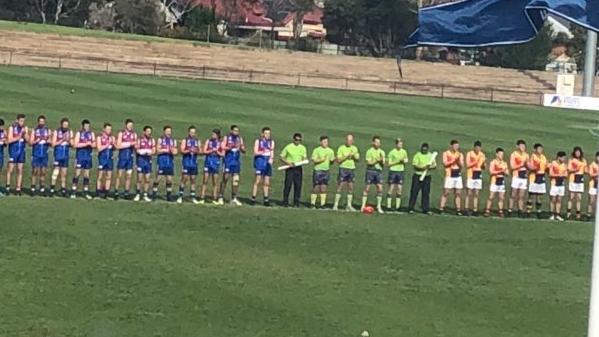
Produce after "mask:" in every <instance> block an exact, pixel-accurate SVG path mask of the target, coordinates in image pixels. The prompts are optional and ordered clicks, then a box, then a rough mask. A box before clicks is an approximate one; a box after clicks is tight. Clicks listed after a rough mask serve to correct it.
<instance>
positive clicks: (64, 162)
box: [50, 118, 73, 197]
mask: <svg viewBox="0 0 599 337" xmlns="http://www.w3.org/2000/svg"><path fill="white" fill-rule="evenodd" d="M69 124H70V122H69V119H68V118H63V119H61V120H60V126H59V128H58V129H56V130H55V131H54V133H53V134H52V147H53V148H54V169H53V170H52V181H51V184H50V195H51V196H53V195H54V193H55V187H56V182H57V180H58V178H59V177H60V191H61V194H62V196H63V197H66V196H67V174H68V169H69V152H70V150H71V146H72V145H73V131H71V129H70V128H69Z"/></svg>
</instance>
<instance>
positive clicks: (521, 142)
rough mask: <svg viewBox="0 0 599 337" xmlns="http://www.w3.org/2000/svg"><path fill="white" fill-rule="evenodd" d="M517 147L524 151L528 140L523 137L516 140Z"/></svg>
mask: <svg viewBox="0 0 599 337" xmlns="http://www.w3.org/2000/svg"><path fill="white" fill-rule="evenodd" d="M516 147H517V148H518V150H520V151H522V152H524V151H526V142H525V141H524V140H523V139H518V141H517V142H516Z"/></svg>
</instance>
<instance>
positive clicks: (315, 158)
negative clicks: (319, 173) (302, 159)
mask: <svg viewBox="0 0 599 337" xmlns="http://www.w3.org/2000/svg"><path fill="white" fill-rule="evenodd" d="M325 161H326V159H324V158H318V156H317V155H316V150H314V151H312V163H313V164H314V165H318V164H322V163H324V162H325Z"/></svg>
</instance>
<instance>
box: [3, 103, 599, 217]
mask: <svg viewBox="0 0 599 337" xmlns="http://www.w3.org/2000/svg"><path fill="white" fill-rule="evenodd" d="M294 138H295V136H294ZM294 141H295V139H294ZM300 142H301V138H300ZM177 143H178V142H177V140H175V139H174V138H173V137H172V129H171V127H169V126H165V127H164V128H163V133H162V135H161V136H160V137H159V138H158V139H154V138H153V129H152V128H151V127H150V126H145V127H144V128H143V132H142V133H141V135H139V137H138V135H137V134H136V132H135V131H134V125H133V121H132V120H130V119H128V120H126V121H125V126H124V128H123V129H122V130H121V131H120V132H118V134H117V136H113V133H112V126H111V125H110V124H109V123H105V124H104V126H103V130H102V132H101V134H100V135H97V136H96V135H95V134H94V133H93V131H91V124H90V122H89V121H88V120H84V121H83V122H82V123H81V129H80V130H79V131H77V132H74V131H72V130H71V128H70V122H69V120H68V119H67V118H63V119H62V120H61V121H60V125H59V127H58V128H57V129H56V130H54V131H51V130H50V129H49V128H48V127H47V125H46V118H45V117H44V116H39V117H38V119H37V126H36V127H35V128H34V129H33V130H31V132H30V131H29V129H28V128H27V127H26V126H25V116H24V115H22V114H19V115H18V116H17V118H16V120H15V122H14V123H13V124H12V125H10V127H9V128H8V130H4V121H2V120H0V150H1V151H0V169H1V168H2V162H3V153H4V147H5V146H6V145H8V152H9V162H8V170H7V175H6V192H10V191H11V187H10V182H11V180H12V175H13V174H14V173H16V174H15V175H16V188H15V191H14V192H15V193H16V194H20V193H21V187H22V179H23V164H24V163H25V153H26V151H25V149H26V146H27V145H29V146H31V148H32V156H31V157H32V164H31V165H32V169H33V170H32V176H31V194H32V195H33V194H36V193H39V194H47V193H46V190H45V186H46V176H47V168H48V164H49V163H48V160H49V156H48V152H49V150H50V148H53V152H54V163H53V170H52V174H51V182H50V189H49V191H48V194H49V195H54V194H55V193H56V185H57V183H60V193H61V194H62V195H63V196H67V195H69V196H70V197H72V198H74V197H76V195H77V192H78V188H79V183H80V179H81V182H82V191H83V195H84V196H85V197H86V198H88V199H91V198H92V195H91V193H90V188H89V184H90V170H91V168H92V160H93V159H92V157H93V151H94V150H96V151H97V161H98V169H97V185H96V191H95V194H96V197H100V198H107V197H108V196H109V193H110V191H111V187H112V186H111V183H112V180H113V179H112V178H113V177H112V173H113V171H114V167H113V166H114V160H113V154H114V152H115V151H118V156H117V174H116V179H114V181H115V185H114V192H113V193H112V195H111V197H113V198H117V199H118V198H120V197H124V198H129V191H130V190H131V185H132V179H133V169H134V168H136V170H137V181H136V193H135V196H134V198H133V199H134V200H141V199H144V200H146V201H151V200H153V199H155V198H156V194H157V192H158V188H159V186H160V184H161V183H162V182H164V185H165V190H166V199H167V200H171V199H172V193H173V176H174V173H175V172H174V171H175V155H177V154H178V153H179V152H180V153H181V154H182V172H181V181H180V184H179V191H178V196H177V198H176V200H177V201H178V202H182V200H183V194H184V191H185V188H186V187H189V189H190V196H191V200H192V202H194V203H204V202H205V197H206V192H207V188H208V185H209V184H210V185H211V188H212V202H213V203H215V204H223V203H224V191H225V188H226V187H227V185H231V203H233V204H236V205H239V204H241V203H240V202H239V200H238V199H237V195H238V192H239V174H240V171H241V154H243V153H245V152H246V148H245V143H244V141H243V138H242V137H241V135H240V132H239V127H237V126H236V125H233V126H231V128H230V132H229V133H228V134H227V135H225V136H224V137H221V134H220V131H219V130H218V129H215V130H213V131H212V134H211V137H210V138H209V139H207V140H206V141H205V142H204V143H203V144H202V142H201V141H200V140H199V139H198V137H197V130H196V128H195V127H193V126H190V127H189V128H188V134H187V136H186V137H185V139H183V140H181V142H180V144H179V145H177ZM320 143H321V144H320V146H319V147H318V148H316V149H315V150H314V152H313V154H312V158H311V159H312V163H313V165H314V170H313V190H312V194H311V198H310V199H311V200H310V203H311V205H312V206H313V207H316V201H317V200H318V198H319V197H320V206H322V207H324V206H325V205H326V198H327V186H328V183H329V171H330V166H331V164H333V163H337V164H338V165H339V176H338V184H337V192H336V195H335V203H334V206H333V208H334V209H338V208H339V204H340V199H341V193H342V192H343V190H346V192H347V203H346V209H347V210H350V211H353V210H355V209H354V208H353V205H352V204H353V183H354V180H355V175H354V170H355V168H356V162H358V161H359V160H360V154H359V151H358V149H357V147H356V146H354V145H353V136H352V135H348V136H347V137H346V141H345V144H343V145H341V146H340V147H339V148H338V150H337V154H336V155H335V152H334V151H333V150H332V149H330V148H329V145H328V138H327V137H321V142H320ZM290 145H293V144H290ZM395 145H396V146H395V148H394V149H393V150H392V151H390V152H389V153H388V154H385V152H384V151H383V150H382V149H381V141H380V138H379V137H373V143H372V147H371V148H370V149H369V150H368V151H367V152H366V166H367V170H366V177H365V180H366V187H365V189H364V192H363V196H362V209H364V208H365V207H366V205H367V201H368V194H369V190H370V188H371V186H375V187H376V192H377V210H378V212H380V213H383V207H382V199H383V179H382V171H383V169H384V168H388V170H389V176H388V184H389V189H388V191H387V209H389V210H391V209H393V208H395V209H396V210H399V208H400V207H401V195H402V187H403V182H404V171H405V166H406V164H408V163H409V160H408V153H407V151H406V150H405V149H403V144H402V141H401V139H397V140H396V144H395ZM302 146H303V145H302ZM288 147H289V146H288ZM288 147H286V148H285V149H283V152H282V153H283V154H285V153H287V152H288V151H287V148H288ZM71 148H75V172H74V176H73V179H72V185H71V190H70V191H67V173H68V172H67V171H68V167H69V153H70V149H71ZM253 150H254V168H255V173H256V175H255V180H254V185H253V188H252V199H251V200H252V202H255V200H256V195H257V193H258V189H259V188H260V185H262V187H263V195H264V204H265V205H269V204H270V200H269V195H270V177H271V176H272V165H273V159H274V153H275V142H274V140H272V139H271V130H270V128H264V129H262V133H261V136H260V138H259V139H256V140H255V142H254V149H253ZM426 151H428V145H427V146H426ZM200 155H203V156H205V160H204V167H203V176H202V184H201V186H202V187H201V191H200V195H199V198H198V197H197V196H196V176H197V175H198V173H199V172H198V171H199V170H198V157H199V156H200ZM418 155H420V154H417V155H416V156H415V157H414V160H413V162H412V164H413V165H414V168H415V171H418V170H428V169H434V168H436V162H431V163H427V164H426V165H422V164H418V163H417V156H418ZM429 155H430V154H429ZM597 155H598V156H596V158H595V160H594V161H593V162H592V163H590V164H587V162H586V160H585V159H584V156H583V153H582V149H581V148H580V147H576V148H574V151H573V152H572V156H571V158H570V159H569V160H566V154H565V153H564V152H563V151H560V152H558V153H557V155H556V158H555V160H554V161H552V162H551V163H549V162H548V161H547V159H546V157H545V155H544V150H543V147H542V145H541V144H535V145H534V150H533V152H532V153H531V154H530V155H529V154H528V153H527V152H526V143H525V142H524V141H523V140H519V141H518V142H517V144H516V150H515V151H514V152H513V153H512V154H511V156H510V161H509V163H507V162H506V161H505V160H504V150H503V149H501V148H498V149H496V151H495V158H494V159H493V160H492V161H491V162H490V165H489V168H488V173H489V175H490V178H491V179H490V187H489V190H490V194H489V198H488V200H487V203H486V208H485V212H484V214H485V215H487V216H488V215H490V214H491V207H492V205H493V203H494V201H495V200H497V206H498V210H497V213H498V215H499V216H504V212H503V208H504V205H503V204H504V199H505V191H506V186H505V185H506V184H505V180H506V177H507V176H509V175H510V174H511V175H512V184H511V188H512V190H511V192H512V193H511V197H510V198H509V205H508V210H507V212H508V215H511V214H512V213H513V210H516V211H517V212H518V213H519V215H521V216H525V215H529V214H531V212H532V209H533V206H535V207H536V211H537V214H538V215H539V216H540V214H541V212H542V197H543V196H544V195H545V194H546V193H547V191H546V188H547V187H546V182H545V179H546V176H547V174H548V175H549V177H550V186H551V187H550V190H549V195H550V200H551V202H550V211H551V218H552V219H556V220H562V217H561V203H562V198H563V197H564V196H565V192H566V180H567V181H568V191H569V194H570V198H569V200H568V207H567V209H568V210H567V217H571V216H572V215H573V213H572V207H575V211H576V213H575V215H576V218H577V219H580V218H581V207H582V205H581V204H582V196H583V194H584V190H585V186H584V185H585V184H584V181H585V175H588V176H589V177H590V180H589V189H588V210H587V215H588V216H591V215H592V214H593V213H594V209H593V208H594V207H593V206H594V204H595V198H596V194H597V177H598V175H599V164H598V163H599V153H597ZM153 157H156V164H157V166H158V168H157V170H156V173H155V175H154V177H152V176H151V175H152V164H153V163H152V161H153ZM306 159H307V155H305V154H303V155H300V156H299V157H298V158H294V159H293V160H291V159H288V158H286V157H285V155H282V156H281V160H282V161H283V162H284V163H286V164H291V165H293V161H303V160H306ZM221 162H222V164H223V168H222V172H221ZM443 166H444V172H445V181H444V189H443V193H442V195H441V200H440V207H439V209H440V211H441V212H443V211H444V210H445V206H446V204H447V199H448V197H449V195H450V194H452V195H453V196H454V199H455V206H456V211H457V214H458V215H462V214H464V213H465V214H477V213H478V208H479V207H478V205H479V193H480V190H482V176H483V172H484V171H485V169H486V157H485V154H484V152H483V151H482V144H481V143H480V142H475V144H474V146H473V149H472V150H471V151H469V152H468V153H467V154H466V156H465V157H464V155H463V154H462V153H461V152H460V145H459V142H458V141H455V140H453V141H451V143H450V147H449V149H448V150H447V151H445V152H444V153H443ZM464 168H465V169H466V173H467V180H466V185H467V186H466V189H467V193H466V195H465V203H464V205H463V206H464V207H462V190H463V179H462V170H463V169H464ZM221 173H222V180H221V181H220V182H219V175H220V174H221ZM121 185H124V186H123V194H122V195H121V192H120V190H121ZM413 185H414V180H413ZM38 186H39V188H38ZM412 190H414V186H412ZM429 191H430V188H429ZM427 193H430V192H427ZM296 194H298V193H296ZM423 194H424V192H423ZM527 196H528V198H527ZM422 198H423V199H424V198H426V199H427V200H428V198H429V196H428V195H423V196H422ZM393 199H395V204H394V205H392V204H393V203H392V201H393ZM410 199H414V200H410V205H409V210H410V211H413V208H414V203H415V197H413V196H411V198H410ZM423 201H424V200H423ZM295 202H296V203H297V202H298V201H297V200H295ZM423 204H424V203H423ZM393 206H394V207H393ZM463 209H464V212H462V210H463ZM423 210H424V211H425V212H428V211H429V210H428V206H426V207H423Z"/></svg>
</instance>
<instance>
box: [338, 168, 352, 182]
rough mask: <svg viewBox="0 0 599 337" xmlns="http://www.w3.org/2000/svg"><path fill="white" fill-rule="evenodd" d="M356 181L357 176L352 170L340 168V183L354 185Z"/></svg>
mask: <svg viewBox="0 0 599 337" xmlns="http://www.w3.org/2000/svg"><path fill="white" fill-rule="evenodd" d="M355 180H356V174H355V172H354V170H352V169H346V168H339V176H338V177H337V181H338V182H343V183H353V182H354V181H355Z"/></svg>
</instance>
